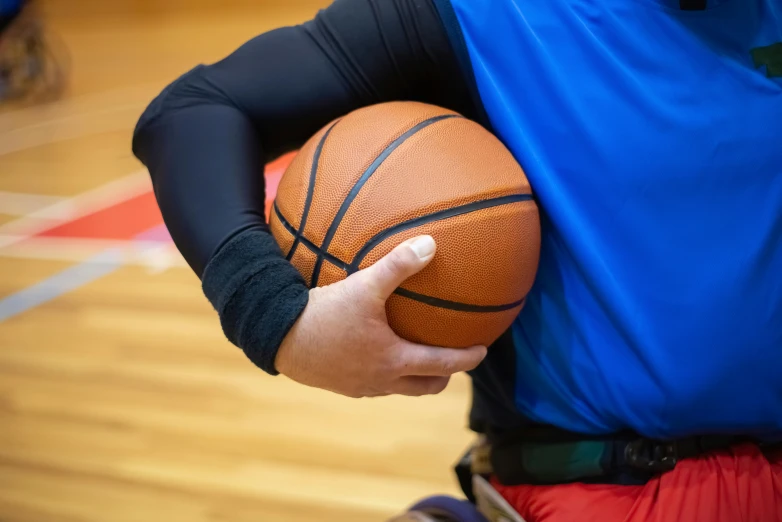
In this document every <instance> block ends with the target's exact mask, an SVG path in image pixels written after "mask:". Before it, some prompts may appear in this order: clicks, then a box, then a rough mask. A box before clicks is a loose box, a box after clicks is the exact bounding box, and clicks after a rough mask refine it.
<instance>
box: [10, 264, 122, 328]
mask: <svg viewBox="0 0 782 522" xmlns="http://www.w3.org/2000/svg"><path fill="white" fill-rule="evenodd" d="M121 266H122V253H121V252H120V251H119V250H106V251H105V252H101V253H100V254H98V255H96V256H94V257H92V258H90V259H88V260H87V261H85V262H83V263H80V264H78V265H76V266H72V267H70V268H68V269H67V270H63V271H62V272H60V273H59V274H55V275H53V276H52V277H50V278H48V279H44V280H43V281H41V282H40V283H38V284H35V285H33V286H30V287H27V288H25V289H24V290H21V291H19V292H17V293H15V294H12V295H10V296H8V297H6V298H5V299H3V300H0V322H3V321H5V320H7V319H10V318H11V317H14V316H16V315H19V314H21V313H24V312H26V311H28V310H31V309H33V308H35V307H36V306H39V305H42V304H43V303H46V302H48V301H51V300H52V299H54V298H56V297H59V296H61V295H63V294H67V293H68V292H70V291H72V290H76V289H77V288H79V287H81V286H84V285H86V284H88V283H91V282H93V281H95V280H97V279H100V278H101V277H103V276H106V275H108V274H110V273H112V272H114V271H115V270H117V269H118V268H119V267H121Z"/></svg>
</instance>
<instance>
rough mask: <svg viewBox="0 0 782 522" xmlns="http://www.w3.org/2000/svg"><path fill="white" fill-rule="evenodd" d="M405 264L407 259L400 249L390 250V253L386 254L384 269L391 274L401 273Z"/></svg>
mask: <svg viewBox="0 0 782 522" xmlns="http://www.w3.org/2000/svg"><path fill="white" fill-rule="evenodd" d="M406 265H407V261H406V259H405V256H404V255H403V253H402V252H401V250H400V249H396V250H392V251H391V253H390V254H388V255H387V256H386V262H385V263H384V266H385V269H386V270H388V271H389V272H390V273H391V274H392V275H397V274H401V273H403V272H404V271H405V268H406Z"/></svg>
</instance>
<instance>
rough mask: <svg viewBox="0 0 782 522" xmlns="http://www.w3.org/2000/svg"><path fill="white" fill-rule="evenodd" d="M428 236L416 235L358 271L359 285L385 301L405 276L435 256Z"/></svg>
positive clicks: (418, 269) (432, 244) (434, 247)
mask: <svg viewBox="0 0 782 522" xmlns="http://www.w3.org/2000/svg"><path fill="white" fill-rule="evenodd" d="M435 250H436V245H435V242H434V239H433V238H432V237H431V236H418V237H414V238H411V239H408V240H407V241H405V242H404V243H401V244H399V245H398V246H397V247H396V248H394V249H393V250H392V251H391V252H389V253H388V254H386V255H385V256H384V257H383V258H381V259H380V260H379V261H378V262H377V263H375V264H374V265H372V266H370V267H368V268H365V269H364V270H362V271H360V272H358V273H357V274H355V275H357V276H359V277H360V279H361V282H362V284H363V285H364V286H365V288H366V289H367V290H369V291H370V292H372V293H373V294H374V295H375V296H376V297H379V298H381V299H383V300H385V299H387V298H388V297H389V296H390V295H391V294H392V293H394V290H396V289H397V288H399V286H400V285H401V284H402V283H403V282H404V280H405V279H407V278H408V277H410V276H412V275H414V274H416V273H418V272H419V271H421V270H422V269H423V268H424V267H425V266H426V265H427V264H429V261H431V260H432V258H433V257H434V252H435Z"/></svg>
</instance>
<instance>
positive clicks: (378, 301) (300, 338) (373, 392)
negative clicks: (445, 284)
mask: <svg viewBox="0 0 782 522" xmlns="http://www.w3.org/2000/svg"><path fill="white" fill-rule="evenodd" d="M434 253H435V242H434V239H432V238H431V237H430V236H420V237H417V238H412V239H409V240H407V241H405V242H404V243H402V244H400V245H399V246H397V247H396V248H395V249H394V250H392V251H391V252H390V253H389V254H388V255H386V256H385V257H383V258H382V259H380V260H379V261H378V262H377V263H375V264H374V265H372V266H370V267H368V268H366V269H364V270H361V271H359V272H356V273H355V274H353V275H351V276H349V277H348V278H347V279H345V280H344V281H340V282H339V283H335V284H333V285H329V286H324V287H320V288H313V289H312V290H310V295H309V302H308V304H307V306H306V307H305V309H304V311H303V312H302V314H301V316H300V317H299V319H298V321H297V322H296V324H295V325H294V326H293V328H291V330H290V332H288V335H287V336H286V337H285V340H284V341H283V343H282V345H281V346H280V350H279V352H278V353H277V358H276V360H275V365H276V367H277V370H278V371H279V372H280V373H282V374H283V375H286V376H287V377H289V378H291V379H293V380H294V381H297V382H299V383H302V384H305V385H307V386H313V387H316V388H322V389H324V390H329V391H332V392H336V393H339V394H341V395H347V396H348V397H356V398H358V397H377V396H381V395H392V394H399V395H412V396H419V395H430V394H437V393H440V392H441V391H443V390H444V389H445V387H446V386H447V385H448V380H449V378H450V376H451V375H453V374H454V373H457V372H462V371H467V370H472V369H473V368H475V367H476V366H478V364H480V362H481V361H482V360H483V358H484V357H485V356H486V348H485V347H483V346H474V347H472V348H467V349H461V348H459V349H454V348H436V347H432V346H424V345H420V344H414V343H410V342H407V341H405V340H404V339H402V338H400V337H398V336H397V335H396V334H395V333H394V332H393V330H391V327H389V326H388V321H387V319H386V299H388V297H389V296H390V295H391V294H392V293H393V292H394V290H396V289H397V288H398V287H399V286H400V285H401V284H402V283H403V282H404V281H405V279H407V278H409V277H410V276H412V275H413V274H415V273H417V272H419V271H420V270H422V269H423V268H424V267H425V266H426V265H427V264H428V263H429V261H431V260H432V258H433V257H434Z"/></svg>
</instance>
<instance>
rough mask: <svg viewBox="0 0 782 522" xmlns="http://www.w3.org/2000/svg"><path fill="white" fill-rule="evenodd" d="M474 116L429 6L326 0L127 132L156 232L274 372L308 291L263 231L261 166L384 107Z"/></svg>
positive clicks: (229, 330)
mask: <svg viewBox="0 0 782 522" xmlns="http://www.w3.org/2000/svg"><path fill="white" fill-rule="evenodd" d="M401 99H404V100H417V101H423V102H428V103H433V104H437V105H440V106H444V107H447V108H450V109H453V110H456V111H458V112H460V113H462V114H464V115H465V116H467V117H475V115H476V111H475V109H474V107H473V104H472V100H471V99H470V96H469V91H468V88H467V82H465V81H464V80H463V78H462V73H461V71H460V70H459V69H458V62H457V60H456V57H455V56H454V53H453V51H452V48H451V45H450V42H449V40H448V37H447V36H446V32H445V30H444V28H443V26H442V23H441V22H440V19H439V17H438V14H437V11H436V9H435V7H434V5H433V4H432V0H337V1H336V2H335V3H334V4H332V5H331V6H330V7H329V8H328V9H326V10H324V11H322V12H321V13H320V14H319V15H318V16H317V17H316V18H315V19H314V20H312V21H310V22H308V23H306V24H303V25H301V26H296V27H287V28H282V29H278V30H275V31H271V32H269V33H266V34H262V35H260V36H258V37H256V38H254V39H253V40H251V41H249V42H247V43H246V44H245V45H243V46H242V47H241V48H239V49H238V50H237V51H235V52H234V53H232V54H231V55H230V56H228V57H227V58H225V59H224V60H222V61H220V62H218V63H215V64H212V65H208V66H198V67H196V68H195V69H193V70H191V71H190V72H188V73H186V74H185V75H183V76H182V77H180V78H179V79H178V80H176V81H175V82H174V83H172V84H171V85H169V86H168V87H167V88H166V89H165V90H164V91H163V92H162V93H161V94H160V95H159V96H158V97H157V98H156V99H155V100H154V101H153V102H152V103H151V104H150V106H149V107H148V108H147V110H146V111H145V113H144V114H143V115H142V117H141V119H140V120H139V123H138V125H137V127H136V132H135V134H134V140H133V150H134V153H135V154H136V155H137V157H138V158H139V159H140V160H141V161H142V162H143V163H144V164H145V165H146V166H147V168H148V169H149V171H150V174H151V177H152V181H153V185H154V188H155V195H156V197H157V200H158V204H159V206H160V209H161V212H162V214H163V217H164V219H165V222H166V225H167V227H168V229H169V231H170V233H171V235H172V237H173V239H174V242H175V243H176V245H177V247H178V248H179V250H180V252H181V253H182V255H183V256H184V257H185V259H186V260H187V262H188V263H189V264H190V266H191V267H192V268H193V270H194V271H195V272H196V273H197V274H198V275H199V276H201V278H202V280H203V286H204V291H205V293H206V295H207V297H208V298H209V299H210V301H211V302H212V304H213V305H214V306H215V308H216V309H217V311H218V313H219V314H220V318H221V322H222V325H223V329H224V331H225V333H226V335H227V336H228V338H229V339H230V340H231V341H232V342H234V343H235V344H237V345H238V346H240V347H241V348H243V349H244V350H245V352H246V353H247V354H248V356H249V357H250V358H251V359H252V360H253V361H254V362H255V363H256V364H257V365H258V366H260V367H261V368H263V369H264V370H266V371H268V372H269V373H274V372H275V371H274V365H273V362H274V357H275V356H276V350H277V348H278V346H279V343H280V342H281V341H282V339H283V337H284V336H285V334H286V333H287V331H288V329H289V328H290V327H291V326H292V325H293V323H294V321H295V320H296V318H297V317H298V315H299V313H300V312H301V310H302V309H303V308H304V306H305V305H306V302H307V301H306V300H307V288H306V286H305V285H304V282H303V280H302V279H301V278H300V277H298V274H297V273H296V271H295V269H293V267H292V266H290V264H288V263H287V262H285V260H284V258H282V256H281V253H280V252H279V249H277V248H276V244H275V243H274V240H273V238H272V237H271V236H270V235H269V233H268V229H267V227H266V224H265V222H264V216H263V208H264V186H263V167H262V166H263V164H264V163H265V162H267V161H270V160H271V159H273V158H275V157H277V156H279V155H280V154H282V153H284V152H287V151H290V150H294V149H296V148H298V147H300V146H301V145H302V144H303V143H304V142H305V141H306V140H307V139H308V138H309V137H310V136H311V135H313V134H314V133H315V132H317V130H319V129H320V128H321V127H322V126H323V125H325V124H326V123H328V122H329V121H331V120H332V119H334V118H336V117H338V116H341V115H344V114H345V113H347V112H349V111H351V110H354V109H356V108H359V107H362V106H366V105H370V104H373V103H378V102H383V101H391V100H401Z"/></svg>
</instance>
